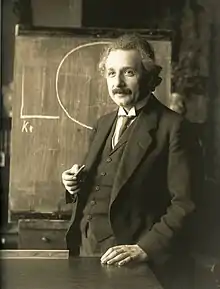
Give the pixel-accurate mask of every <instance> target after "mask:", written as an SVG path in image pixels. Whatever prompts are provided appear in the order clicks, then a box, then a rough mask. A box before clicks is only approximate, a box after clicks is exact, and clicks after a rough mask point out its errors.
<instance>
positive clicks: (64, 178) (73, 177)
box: [62, 175, 77, 181]
mask: <svg viewBox="0 0 220 289" xmlns="http://www.w3.org/2000/svg"><path fill="white" fill-rule="evenodd" d="M62 179H63V180H64V181H72V180H77V178H76V177H75V176H74V175H63V176H62Z"/></svg>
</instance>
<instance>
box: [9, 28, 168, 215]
mask: <svg viewBox="0 0 220 289" xmlns="http://www.w3.org/2000/svg"><path fill="white" fill-rule="evenodd" d="M15 32H16V36H24V38H28V37H29V36H30V37H32V38H33V37H35V36H36V37H41V36H43V37H44V36H46V37H47V36H49V37H51V38H52V39H54V38H53V36H54V37H56V38H58V37H59V36H60V37H62V38H65V37H67V38H71V36H73V37H77V38H78V39H81V37H82V39H83V38H88V39H93V40H95V41H99V39H100V40H101V39H102V38H106V39H107V38H111V39H112V38H115V37H118V36H119V35H121V34H124V33H128V32H129V33H134V32H136V33H139V34H141V35H143V36H145V37H146V38H147V39H148V40H152V41H167V42H171V43H172V33H171V31H169V30H157V29H156V30H155V29H154V30H152V29H151V30H150V29H109V28H102V29H99V28H71V29H70V28H54V27H52V28H48V27H30V26H28V27H27V26H24V25H17V26H16V31H15ZM80 41H81V40H80ZM25 57H26V53H25ZM18 125H19V124H18V123H15V126H17V127H18ZM12 134H13V132H12ZM14 175H15V174H14ZM9 198H10V194H9ZM9 203H10V199H9ZM10 213H11V216H10V217H11V220H12V219H13V220H17V219H19V218H26V217H28V218H50V219H66V218H68V216H69V211H68V210H67V211H64V210H62V209H61V210H59V209H57V210H55V211H50V212H49V213H48V212H45V211H44V212H43V211H42V212H40V211H39V210H38V211H34V210H32V208H30V210H29V211H23V210H19V211H16V210H13V211H10Z"/></svg>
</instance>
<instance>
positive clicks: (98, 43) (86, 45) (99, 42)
mask: <svg viewBox="0 0 220 289" xmlns="http://www.w3.org/2000/svg"><path fill="white" fill-rule="evenodd" d="M100 44H101V45H103V44H104V45H106V44H109V42H107V41H97V42H90V43H85V44H82V45H79V46H77V47H75V48H73V49H72V50H70V51H69V52H67V53H66V55H65V56H64V57H63V59H62V60H61V61H60V64H59V65H58V67H57V71H56V78H55V81H56V82H55V85H56V96H57V100H58V102H59V105H60V106H61V108H62V109H63V111H64V112H65V114H66V115H67V117H68V118H69V119H71V120H72V121H74V122H75V123H77V124H79V125H81V126H83V127H85V128H88V129H92V127H91V126H89V125H86V124H84V123H82V122H80V121H79V120H77V119H75V118H74V117H72V116H71V115H70V114H69V113H68V111H67V110H66V108H65V107H64V105H63V104H62V101H61V99H60V95H59V89H58V80H59V73H60V69H61V67H62V65H63V63H64V61H65V60H66V59H67V58H68V57H69V56H70V55H71V54H72V53H74V52H75V51H77V50H79V49H81V48H85V47H89V46H93V45H100Z"/></svg>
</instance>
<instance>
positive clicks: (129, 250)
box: [101, 245, 148, 266]
mask: <svg viewBox="0 0 220 289" xmlns="http://www.w3.org/2000/svg"><path fill="white" fill-rule="evenodd" d="M147 259H148V258H147V254H146V253H145V252H144V251H143V250H142V249H141V248H140V247H139V246H138V245H119V246H115V247H112V248H109V249H108V250H107V251H106V252H105V254H104V255H102V257H101V263H102V264H108V265H112V264H117V265H119V266H122V265H125V264H127V263H128V262H131V261H138V262H142V261H146V260H147Z"/></svg>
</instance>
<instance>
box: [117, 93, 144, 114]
mask: <svg viewBox="0 0 220 289" xmlns="http://www.w3.org/2000/svg"><path fill="white" fill-rule="evenodd" d="M147 101H148V96H147V97H145V98H143V99H141V100H140V101H138V102H137V103H136V105H135V106H133V107H132V108H131V109H130V110H129V112H128V113H127V112H126V110H125V109H124V108H123V107H122V106H120V107H119V109H118V116H128V117H132V116H133V117H135V116H136V115H137V110H139V109H141V108H143V107H144V106H145V105H146V104H147Z"/></svg>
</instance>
